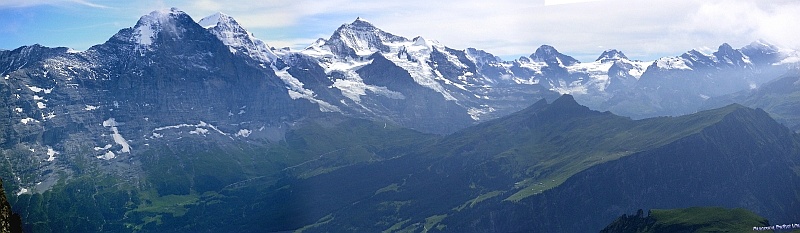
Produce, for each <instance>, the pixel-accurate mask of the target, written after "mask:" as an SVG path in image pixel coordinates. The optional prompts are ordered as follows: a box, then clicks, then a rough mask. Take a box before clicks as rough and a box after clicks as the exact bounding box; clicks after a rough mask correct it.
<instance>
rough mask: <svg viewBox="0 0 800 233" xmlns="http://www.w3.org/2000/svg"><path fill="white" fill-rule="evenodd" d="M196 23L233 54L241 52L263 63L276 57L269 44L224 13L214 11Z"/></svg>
mask: <svg viewBox="0 0 800 233" xmlns="http://www.w3.org/2000/svg"><path fill="white" fill-rule="evenodd" d="M198 24H200V26H203V27H204V28H206V30H208V31H209V32H211V33H212V34H214V35H215V36H217V38H218V39H219V40H220V41H222V43H223V44H225V45H227V46H228V48H229V49H230V51H231V52H232V53H234V54H239V53H241V54H244V55H247V56H249V57H251V58H253V59H255V60H256V61H260V62H264V63H271V62H273V61H275V60H276V59H277V57H278V56H277V55H275V53H274V52H273V51H272V49H271V48H270V47H269V45H267V44H266V43H264V42H263V41H261V40H259V39H258V38H256V37H255V36H253V33H250V32H249V31H247V30H246V29H244V28H243V27H242V26H241V25H239V23H238V22H236V20H235V19H233V17H230V16H228V15H226V14H223V13H221V12H217V13H214V14H212V15H210V16H208V17H205V18H203V19H201V20H200V21H199V22H198Z"/></svg>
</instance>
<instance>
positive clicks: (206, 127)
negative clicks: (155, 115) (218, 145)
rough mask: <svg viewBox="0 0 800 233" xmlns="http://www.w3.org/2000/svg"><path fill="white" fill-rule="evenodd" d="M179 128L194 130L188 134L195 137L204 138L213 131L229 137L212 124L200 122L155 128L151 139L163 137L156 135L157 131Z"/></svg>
mask: <svg viewBox="0 0 800 233" xmlns="http://www.w3.org/2000/svg"><path fill="white" fill-rule="evenodd" d="M181 128H194V129H193V130H191V131H189V134H197V135H203V136H205V135H206V134H208V132H211V131H212V130H213V131H214V132H217V133H219V134H222V135H224V136H228V137H230V135H229V134H228V133H225V132H222V130H219V129H218V128H217V127H216V126H214V125H212V124H209V123H206V122H204V121H200V123H198V124H180V125H172V126H164V127H158V128H155V129H153V136H152V137H151V138H161V137H163V135H162V134H159V133H157V132H158V131H163V130H170V129H181ZM231 139H233V138H231Z"/></svg>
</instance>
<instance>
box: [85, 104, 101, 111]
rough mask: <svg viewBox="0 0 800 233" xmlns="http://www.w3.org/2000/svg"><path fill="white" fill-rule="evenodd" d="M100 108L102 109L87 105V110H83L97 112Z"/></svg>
mask: <svg viewBox="0 0 800 233" xmlns="http://www.w3.org/2000/svg"><path fill="white" fill-rule="evenodd" d="M98 108H100V107H98V106H93V105H88V104H87V105H86V108H83V110H86V111H92V110H97V109H98Z"/></svg>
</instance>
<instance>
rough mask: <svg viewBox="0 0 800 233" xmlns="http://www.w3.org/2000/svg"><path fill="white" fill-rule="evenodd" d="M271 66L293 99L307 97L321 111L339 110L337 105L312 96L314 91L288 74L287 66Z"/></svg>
mask: <svg viewBox="0 0 800 233" xmlns="http://www.w3.org/2000/svg"><path fill="white" fill-rule="evenodd" d="M271 67H272V70H273V71H274V72H275V74H276V75H278V78H280V79H281V80H282V81H283V83H285V84H286V85H287V87H286V88H287V89H289V90H287V92H288V93H289V97H290V98H292V99H293V100H296V99H300V98H303V99H307V100H308V101H310V102H312V103H316V104H317V105H319V111H321V112H341V110H340V109H339V107H336V106H334V105H332V104H330V103H328V102H325V101H322V100H318V99H316V98H314V96H315V94H314V91H313V90H309V89H305V88H303V85H305V84H304V83H303V82H300V80H298V79H297V78H295V77H294V76H292V75H291V74H289V72H288V70H289V68H288V67H287V68H284V69H278V68H275V66H271Z"/></svg>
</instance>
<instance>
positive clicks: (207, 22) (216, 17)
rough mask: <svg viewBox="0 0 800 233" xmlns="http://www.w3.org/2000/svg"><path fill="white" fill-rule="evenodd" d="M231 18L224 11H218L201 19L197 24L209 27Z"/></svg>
mask: <svg viewBox="0 0 800 233" xmlns="http://www.w3.org/2000/svg"><path fill="white" fill-rule="evenodd" d="M229 18H231V17H230V16H228V15H226V14H224V13H222V12H217V13H214V14H212V15H209V16H207V17H205V18H203V19H201V20H200V21H198V22H197V24H200V26H203V27H204V28H206V29H208V28H211V27H215V26H217V24H219V23H220V21H221V20H224V19H229Z"/></svg>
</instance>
